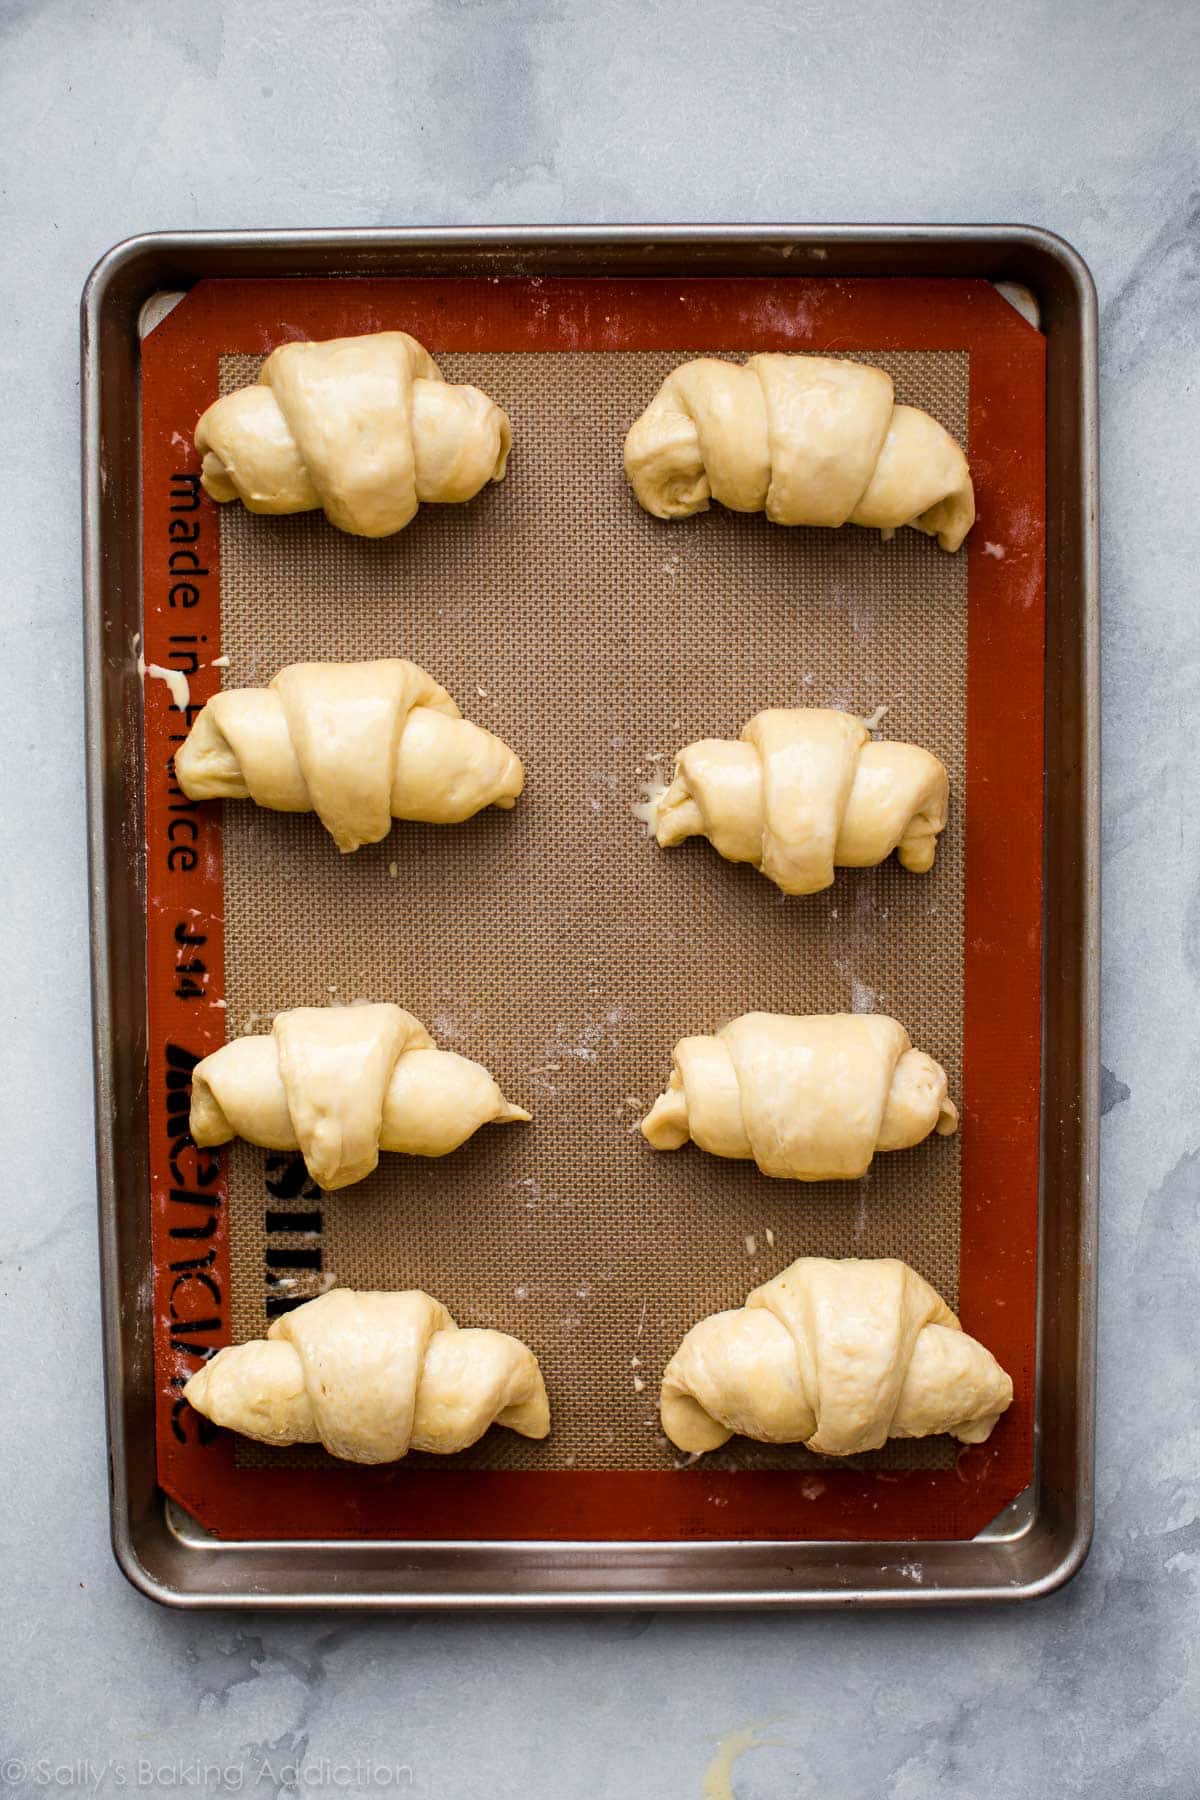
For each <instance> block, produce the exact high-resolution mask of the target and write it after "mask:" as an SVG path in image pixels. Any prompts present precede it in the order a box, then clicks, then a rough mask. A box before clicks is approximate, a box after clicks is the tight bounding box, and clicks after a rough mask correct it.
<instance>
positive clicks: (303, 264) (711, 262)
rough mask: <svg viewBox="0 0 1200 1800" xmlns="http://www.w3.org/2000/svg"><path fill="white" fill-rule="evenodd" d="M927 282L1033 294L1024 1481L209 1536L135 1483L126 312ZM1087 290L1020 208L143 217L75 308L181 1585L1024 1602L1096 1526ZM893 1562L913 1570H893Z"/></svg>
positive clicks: (107, 768)
mask: <svg viewBox="0 0 1200 1800" xmlns="http://www.w3.org/2000/svg"><path fill="white" fill-rule="evenodd" d="M780 270H787V271H788V272H789V273H790V274H791V275H803V274H804V273H805V272H806V271H807V272H810V273H813V274H818V273H819V275H820V276H821V277H822V278H824V279H825V280H833V281H837V280H842V279H848V278H854V277H870V278H879V277H884V278H886V277H889V276H891V277H905V278H909V279H911V278H921V277H946V276H960V277H966V278H970V279H974V280H979V279H980V278H982V279H986V280H988V281H992V282H1000V283H1007V284H1014V285H1015V286H1019V287H1021V288H1023V289H1025V290H1026V293H1027V295H1028V296H1031V297H1032V299H1033V302H1034V303H1035V304H1036V306H1037V309H1038V314H1039V320H1040V327H1041V330H1042V332H1043V333H1044V336H1045V345H1046V371H1047V414H1046V416H1047V432H1046V445H1045V449H1046V456H1047V468H1048V479H1047V557H1046V652H1047V653H1046V662H1045V691H1044V699H1045V715H1046V719H1047V733H1046V741H1045V781H1044V799H1045V825H1046V831H1045V842H1046V856H1045V867H1044V870H1043V897H1044V898H1043V916H1042V941H1043V946H1044V961H1045V971H1046V979H1045V982H1044V987H1043V993H1044V1006H1043V1015H1042V1025H1043V1030H1042V1052H1043V1054H1042V1087H1041V1117H1042V1139H1041V1176H1040V1192H1039V1213H1038V1216H1039V1224H1040V1231H1041V1255H1040V1268H1041V1276H1042V1279H1041V1296H1040V1319H1039V1329H1038V1357H1037V1373H1036V1390H1037V1391H1036V1404H1035V1409H1034V1411H1035V1417H1036V1421H1037V1427H1038V1437H1039V1444H1040V1451H1039V1457H1038V1462H1037V1467H1036V1472H1035V1478H1034V1481H1033V1483H1032V1485H1031V1486H1030V1488H1029V1489H1028V1490H1027V1491H1026V1492H1025V1494H1024V1495H1022V1496H1021V1498H1020V1499H1019V1500H1017V1501H1016V1502H1014V1504H1013V1505H1012V1506H1010V1507H1009V1508H1008V1509H1007V1510H1006V1512H1005V1513H1004V1515H1002V1517H1001V1518H999V1519H997V1520H996V1521H993V1523H992V1524H990V1525H989V1526H987V1527H986V1528H985V1529H984V1530H983V1531H982V1532H981V1533H979V1534H978V1535H977V1536H975V1537H974V1538H971V1539H967V1540H965V1541H962V1540H957V1541H956V1540H930V1541H927V1542H919V1543H914V1542H913V1541H911V1540H909V1541H905V1542H899V1543H898V1542H875V1541H869V1540H859V1541H854V1542H846V1541H818V1540H816V1539H812V1540H809V1539H797V1538H789V1539H788V1540H787V1541H783V1540H769V1539H762V1538H759V1539H758V1540H757V1541H730V1540H729V1539H724V1540H719V1541H703V1542H700V1541H662V1540H656V1541H649V1542H648V1541H642V1540H640V1539H639V1540H636V1541H635V1540H634V1539H632V1538H631V1539H629V1540H627V1541H621V1540H619V1539H618V1540H613V1539H606V1540H603V1541H601V1540H598V1539H596V1538H581V1539H578V1540H573V1541H570V1540H566V1539H564V1538H562V1537H561V1536H559V1537H556V1538H555V1539H554V1540H553V1541H550V1540H541V1541H537V1540H530V1539H528V1538H526V1539H523V1540H520V1541H511V1542H508V1541H491V1542H486V1543H485V1542H482V1541H478V1540H461V1539H460V1540H440V1541H434V1540H432V1539H430V1540H427V1541H417V1540H416V1539H415V1538H414V1539H409V1540H407V1541H405V1540H400V1541H397V1540H395V1539H391V1540H388V1541H377V1540H368V1539H347V1538H344V1537H343V1538H339V1539H330V1540H322V1539H319V1538H312V1537H309V1538H307V1539H306V1541H305V1543H304V1547H303V1554H302V1555H300V1556H298V1555H297V1553H296V1544H295V1542H294V1541H289V1542H286V1543H283V1542H272V1541H270V1540H264V1539H262V1538H259V1539H257V1540H256V1541H239V1540H237V1539H230V1538H228V1537H224V1538H221V1539H218V1538H216V1537H214V1536H212V1535H210V1534H208V1533H206V1532H205V1531H204V1530H203V1529H201V1528H200V1527H198V1526H197V1525H196V1524H195V1522H194V1521H192V1520H190V1519H189V1518H188V1517H187V1516H186V1514H184V1513H182V1512H181V1511H180V1509H179V1508H177V1507H175V1506H173V1505H172V1504H171V1503H169V1502H167V1501H166V1500H165V1498H164V1496H163V1494H162V1492H161V1490H160V1489H159V1488H158V1485H157V1481H156V1469H155V1456H154V1431H153V1408H154V1374H153V1359H152V1343H151V1324H152V1321H151V1319H150V1317H149V1316H148V1313H147V1309H146V1306H145V1302H144V1295H145V1292H146V1283H147V1278H148V1274H149V1264H150V1241H149V1169H148V1159H147V1149H146V1135H147V1107H148V1104H149V1102H148V1100H147V1093H148V1086H147V1060H146V1059H147V1037H146V992H147V984H146V953H145V936H144V933H145V917H144V898H143V879H142V868H141V845H142V816H143V814H142V808H143V800H144V794H143V784H142V772H141V771H142V716H141V715H142V705H141V692H140V683H139V682H138V680H137V676H136V672H135V668H134V663H133V659H132V657H131V656H130V655H129V645H130V643H131V641H132V638H133V636H134V634H135V633H137V632H138V631H139V630H140V628H141V622H142V621H141V580H140V575H141V568H140V537H141V532H140V524H141V457H140V433H139V398H140V354H139V345H140V341H141V339H140V332H141V330H142V329H145V328H146V325H147V322H148V321H152V320H153V319H154V318H155V317H156V316H160V315H161V313H162V312H163V310H164V309H165V305H166V303H167V301H166V297H167V296H170V295H174V294H178V293H179V292H181V291H186V290H188V289H190V288H191V287H192V286H193V285H194V284H195V283H197V282H198V281H201V280H204V279H206V278H213V277H215V278H241V279H246V278H275V279H278V278H287V277H301V278H308V279H312V278H314V277H322V278H332V277H345V276H360V277H361V276H368V277H380V276H385V277H387V276H420V277H431V278H460V279H461V278H471V277H476V278H478V277H480V276H483V277H487V278H489V279H495V278H497V277H499V278H510V279H511V278H520V277H525V278H529V277H537V278H543V279H547V278H554V277H563V278H571V279H580V280H582V279H591V278H596V277H604V278H621V279H628V278H643V277H644V278H659V279H661V278H663V277H669V278H671V279H673V280H674V279H696V278H709V277H711V278H713V279H717V280H719V279H725V280H728V279H729V278H735V279H737V278H752V277H763V276H768V275H772V274H777V273H778V272H779V271H780ZM1094 359H1095V332H1094V298H1093V295H1092V290H1091V284H1090V281H1089V279H1088V276H1087V273H1086V270H1085V269H1084V268H1083V266H1082V265H1081V264H1080V263H1079V261H1078V259H1077V258H1076V257H1075V256H1074V254H1073V253H1072V252H1071V251H1070V250H1069V249H1068V248H1067V247H1066V246H1064V245H1062V244H1061V243H1060V242H1059V241H1058V240H1056V239H1053V238H1051V237H1049V236H1047V235H1045V234H1042V233H1039V232H1036V231H1030V230H1025V229H1018V228H995V229H986V228H963V229H957V228H949V227H947V228H935V229H924V228H907V227H904V228H877V229H865V228H857V227H845V228H839V227H820V228H815V227H773V228H770V229H767V228H741V227H739V228H712V229H708V230H698V229H688V228H637V229H634V230H628V231H613V230H590V229H586V230H585V229H570V230H562V231H546V232H537V231H521V230H514V231H497V232H475V233H460V232H441V231H433V232H413V233H354V232H350V233H316V234H292V233H281V234H267V235H266V236H257V235H256V236H253V237H251V236H245V235H230V236H215V235H212V236H209V235H203V236H201V235H196V236H182V237H167V236H162V237H151V238H145V239H140V240H135V241H134V242H132V243H130V244H127V245H123V246H119V247H118V248H117V249H116V250H114V251H113V252H111V253H110V254H109V256H108V257H106V258H105V259H104V261H103V262H102V263H101V264H100V265H99V267H98V268H97V270H96V271H95V273H94V274H93V276H92V278H91V280H90V281H89V284H88V288H87V291H86V294H85V300H84V393H85V474H84V482H85V485H84V503H85V558H86V561H85V579H86V590H87V592H86V600H87V606H86V622H87V634H88V684H89V685H88V702H89V715H88V716H89V791H90V802H91V850H92V858H93V894H94V945H95V968H96V986H95V1001H96V1031H97V1118H98V1146H99V1178H100V1203H101V1244H102V1265H103V1277H104V1294H105V1334H106V1373H107V1380H108V1396H109V1423H110V1437H111V1445H112V1471H113V1522H114V1542H115V1546H116V1552H117V1556H118V1560H119V1561H120V1563H121V1566H122V1567H123V1569H124V1570H125V1571H126V1573H127V1574H129V1576H130V1578H131V1579H133V1580H134V1581H135V1582H136V1583H137V1584H138V1585H139V1586H141V1587H143V1588H144V1589H145V1590H146V1591H147V1592H149V1593H152V1594H153V1595H154V1596H155V1597H156V1598H159V1599H162V1600H166V1601H169V1602H173V1603H176V1604H181V1605H189V1604H191V1605H203V1604H222V1603H229V1604H237V1603H242V1604H256V1605H259V1604H264V1603H266V1604H277V1605H284V1606H303V1605H319V1604H338V1605H359V1606H399V1605H408V1606H433V1605H448V1606H471V1605H510V1606H522V1607H529V1606H555V1605H556V1606H574V1605H622V1606H627V1605H631V1604H653V1605H655V1606H663V1605H680V1606H687V1605H691V1606H708V1605H756V1606H782V1605H801V1604H836V1603H853V1604H860V1605H861V1604H896V1603H904V1602H913V1601H930V1600H936V1601H940V1602H943V1603H944V1602H946V1601H949V1600H969V1599H972V1598H979V1599H985V1598H986V1599H999V1598H1020V1597H1025V1596H1028V1595H1031V1594H1034V1593H1037V1592H1040V1591H1044V1590H1046V1589H1047V1588H1049V1587H1051V1586H1053V1585H1055V1584H1056V1583H1058V1582H1060V1581H1061V1580H1063V1579H1065V1578H1066V1577H1067V1576H1068V1575H1069V1574H1070V1573H1071V1572H1072V1571H1073V1570H1074V1568H1076V1567H1077V1566H1078V1564H1079V1562H1080V1561H1081V1560H1082V1558H1083V1556H1084V1554H1085V1553H1086V1548H1087V1543H1088V1538H1089V1533H1090V1508H1091V1500H1090V1492H1091V1489H1090V1481H1091V1477H1090V1463H1091V1428H1092V1343H1093V1335H1094V1333H1093V1305H1094V1255H1093V1247H1094V1226H1095V1219H1094V1208H1095V1146H1096V1066H1097V1065H1096V1040H1095V1029H1096V982H1097V955H1096V933H1097V918H1098V912H1097V906H1098V899H1097V891H1096V871H1095V856H1096V832H1095V824H1096V806H1097V725H1096V712H1095V709H1096V704H1097V690H1096V657H1097V641H1096V639H1097V591H1096V552H1095V479H1096V473H1095V370H1094ZM914 1570H916V1571H919V1574H917V1575H914Z"/></svg>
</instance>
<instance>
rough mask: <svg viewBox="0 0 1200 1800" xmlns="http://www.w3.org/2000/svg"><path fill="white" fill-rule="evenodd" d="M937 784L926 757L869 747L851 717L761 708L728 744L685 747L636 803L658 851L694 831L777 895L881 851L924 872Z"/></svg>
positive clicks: (942, 807)
mask: <svg viewBox="0 0 1200 1800" xmlns="http://www.w3.org/2000/svg"><path fill="white" fill-rule="evenodd" d="M949 791H950V784H949V778H948V776H947V774H946V771H945V768H944V767H943V765H942V764H941V763H940V762H939V761H938V759H937V757H936V756H931V755H930V753H929V751H928V750H919V749H918V748H917V746H916V745H915V744H892V743H874V742H873V741H872V740H871V736H870V733H869V732H868V730H867V727H866V725H865V724H864V723H863V721H862V720H861V719H859V718H856V717H855V716H854V714H853V713H844V712H833V711H827V710H825V709H823V708H819V707H811V708H806V707H793V708H784V707H773V708H771V709H770V710H769V711H767V712H760V713H756V714H755V716H754V718H752V719H751V720H750V722H749V724H747V725H746V726H745V727H744V728H743V731H742V735H741V738H740V740H738V741H737V742H734V741H733V740H732V739H729V738H703V739H701V740H700V742H699V743H695V744H688V745H687V746H686V747H685V748H684V749H683V750H681V751H680V752H679V755H678V756H677V757H676V759H675V779H674V780H673V781H672V783H671V785H670V787H669V788H667V789H666V791H665V792H664V793H662V794H660V795H659V796H658V798H657V799H656V800H655V801H653V802H652V803H651V805H650V807H649V808H648V809H647V810H648V813H649V818H650V823H651V825H652V827H653V829H654V835H655V836H656V838H657V839H658V841H659V843H660V844H662V845H663V846H664V847H666V846H667V845H670V844H679V843H682V841H683V840H684V838H689V837H706V838H707V839H708V840H709V842H710V843H711V844H712V846H713V848H714V850H716V851H718V852H719V853H720V855H722V856H724V857H726V858H727V859H728V861H730V862H748V863H753V865H754V867H755V868H756V869H759V870H761V872H762V873H763V874H764V875H766V876H768V877H769V878H770V879H771V880H772V881H773V882H774V883H775V885H776V887H779V888H782V889H783V891H784V893H785V894H815V893H818V892H819V891H820V890H821V889H822V888H827V887H830V886H832V883H833V871H834V869H835V868H843V869H866V868H871V867H873V866H874V865H875V864H876V863H881V862H883V860H884V858H885V857H888V856H890V855H891V853H892V851H893V850H895V851H897V852H898V853H899V857H900V861H901V862H902V863H903V865H904V867H905V868H906V869H913V870H915V871H916V872H917V873H918V874H922V875H923V874H925V872H926V871H927V870H929V869H931V868H932V867H933V859H934V857H935V855H936V854H937V839H938V833H939V832H940V831H941V830H943V828H944V827H945V824H946V806H947V802H948V799H949ZM639 810H640V809H639Z"/></svg>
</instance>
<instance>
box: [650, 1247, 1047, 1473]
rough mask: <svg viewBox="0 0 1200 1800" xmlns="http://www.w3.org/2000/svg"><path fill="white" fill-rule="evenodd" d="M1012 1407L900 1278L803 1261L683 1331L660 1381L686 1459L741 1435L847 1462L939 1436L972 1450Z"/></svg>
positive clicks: (926, 1299) (972, 1347) (948, 1319)
mask: <svg viewBox="0 0 1200 1800" xmlns="http://www.w3.org/2000/svg"><path fill="white" fill-rule="evenodd" d="M1012 1394H1013V1389H1012V1382H1011V1380H1010V1379H1009V1377H1008V1376H1007V1375H1006V1374H1005V1372H1004V1370H1003V1369H1002V1368H1001V1367H1000V1365H999V1363H998V1362H997V1361H996V1359H995V1357H994V1356H993V1355H992V1354H991V1352H990V1351H988V1350H985V1349H984V1347H983V1345H982V1344H980V1343H977V1342H976V1341H975V1339H974V1338H972V1337H968V1336H967V1334H966V1332H965V1331H963V1329H962V1327H961V1326H960V1325H959V1322H958V1320H957V1319H956V1318H955V1316H954V1314H953V1313H952V1312H951V1311H950V1308H949V1307H948V1306H947V1305H946V1303H945V1301H944V1300H943V1299H942V1298H941V1296H940V1295H939V1294H937V1293H936V1292H935V1291H934V1289H933V1288H931V1287H930V1285H929V1283H928V1282H927V1281H924V1280H922V1278H921V1276H919V1275H918V1274H917V1273H916V1272H915V1271H914V1270H912V1269H910V1268H909V1267H908V1266H907V1264H905V1263H902V1262H896V1261H895V1260H893V1259H892V1258H890V1257H888V1258H881V1259H880V1260H879V1261H876V1262H865V1261H858V1260H856V1259H854V1258H847V1259H846V1260H845V1261H844V1262H833V1261H829V1260H827V1259H826V1258H824V1257H819V1256H802V1257H801V1258H800V1259H799V1261H798V1262H794V1263H793V1264H792V1265H791V1267H790V1268H788V1269H785V1270H784V1271H783V1273H782V1274H781V1275H777V1276H776V1277H775V1279H774V1280H773V1281H768V1282H766V1283H765V1285H764V1286H762V1287H760V1288H756V1289H755V1290H754V1292H753V1293H752V1294H751V1295H750V1297H749V1299H748V1300H747V1301H746V1304H745V1305H744V1306H741V1307H738V1308H737V1309H736V1310H733V1311H730V1312H719V1313H713V1314H712V1315H711V1316H710V1317H709V1318H707V1319H702V1320H701V1321H700V1323H699V1324H698V1325H693V1326H692V1329H691V1330H690V1331H689V1332H688V1334H687V1336H686V1337H685V1338H684V1340H683V1342H682V1343H681V1344H680V1346H679V1348H678V1350H677V1351H676V1352H675V1354H674V1356H673V1357H672V1358H671V1360H670V1362H669V1363H668V1364H667V1369H666V1373H665V1375H664V1376H663V1384H662V1423H663V1430H664V1431H665V1432H666V1434H667V1436H668V1437H669V1438H670V1440H671V1442H672V1443H673V1444H677V1445H678V1446H679V1448H680V1449H681V1450H685V1451H687V1452H689V1454H695V1453H698V1452H700V1451H703V1450H715V1449H717V1448H718V1447H719V1446H720V1445H721V1444H723V1443H725V1442H726V1441H727V1439H729V1438H730V1437H732V1436H733V1434H734V1433H735V1432H738V1433H740V1434H741V1435H742V1436H743V1437H750V1438H757V1439H758V1440H759V1441H760V1442H761V1443H767V1444H805V1445H806V1446H807V1447H808V1449H810V1450H815V1451H817V1452H819V1453H820V1454H821V1455H822V1456H856V1455H858V1454H859V1453H860V1452H861V1451H864V1450H878V1449H879V1447H880V1446H881V1445H882V1444H884V1443H885V1442H886V1441H887V1439H888V1438H890V1437H892V1438H917V1437H929V1436H931V1435H933V1434H934V1433H936V1432H943V1431H945V1432H949V1433H950V1435H951V1436H952V1437H956V1438H959V1439H961V1440H962V1442H963V1443H965V1444H981V1443H982V1442H983V1441H984V1439H985V1438H987V1437H988V1436H990V1434H991V1431H992V1427H993V1426H994V1425H995V1423H996V1420H997V1419H998V1418H999V1417H1000V1415H1001V1413H1002V1412H1004V1411H1005V1410H1006V1409H1007V1408H1008V1407H1009V1406H1010V1405H1011V1403H1012Z"/></svg>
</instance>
